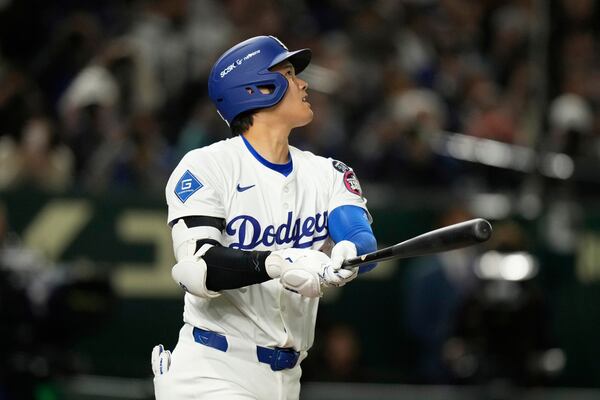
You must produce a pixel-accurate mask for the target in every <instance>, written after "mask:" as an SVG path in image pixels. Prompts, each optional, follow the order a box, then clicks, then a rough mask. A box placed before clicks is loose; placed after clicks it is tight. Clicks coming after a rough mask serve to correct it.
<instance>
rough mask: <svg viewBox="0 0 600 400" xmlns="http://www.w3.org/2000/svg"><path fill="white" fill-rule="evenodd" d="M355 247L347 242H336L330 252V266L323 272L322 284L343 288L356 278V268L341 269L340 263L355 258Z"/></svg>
mask: <svg viewBox="0 0 600 400" xmlns="http://www.w3.org/2000/svg"><path fill="white" fill-rule="evenodd" d="M356 255H357V250H356V245H355V244H354V243H352V242H350V241H348V240H342V241H341V242H338V243H337V244H336V245H335V246H333V249H332V250H331V264H330V265H329V266H327V268H325V270H324V271H323V276H322V279H323V283H324V284H325V285H326V286H335V287H339V286H344V285H345V284H346V283H348V282H350V281H351V280H353V279H354V278H356V277H357V276H358V267H355V268H352V269H342V268H341V267H342V263H343V262H344V261H345V260H347V259H349V258H353V257H356Z"/></svg>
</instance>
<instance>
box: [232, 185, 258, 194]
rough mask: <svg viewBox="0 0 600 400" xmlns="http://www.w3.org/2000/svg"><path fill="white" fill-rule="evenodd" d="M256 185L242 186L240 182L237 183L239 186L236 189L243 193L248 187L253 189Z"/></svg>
mask: <svg viewBox="0 0 600 400" xmlns="http://www.w3.org/2000/svg"><path fill="white" fill-rule="evenodd" d="M254 186H256V185H250V186H240V184H239V183H238V185H237V188H236V189H237V191H238V192H240V193H241V192H245V191H246V190H248V189H252V188H253V187H254Z"/></svg>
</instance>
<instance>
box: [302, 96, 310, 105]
mask: <svg viewBox="0 0 600 400" xmlns="http://www.w3.org/2000/svg"><path fill="white" fill-rule="evenodd" d="M302 102H303V103H306V104H308V105H309V106H310V103H309V102H308V95H306V96H304V97H303V98H302Z"/></svg>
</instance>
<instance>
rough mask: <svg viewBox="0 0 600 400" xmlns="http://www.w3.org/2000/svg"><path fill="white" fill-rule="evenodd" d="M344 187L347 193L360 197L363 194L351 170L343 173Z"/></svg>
mask: <svg viewBox="0 0 600 400" xmlns="http://www.w3.org/2000/svg"><path fill="white" fill-rule="evenodd" d="M344 185H345V186H346V189H348V191H349V192H352V193H354V194H356V195H358V196H361V197H362V195H363V193H362V188H361V187H360V182H359V181H358V178H357V177H356V174H355V173H354V171H352V170H351V169H349V170H348V171H346V172H344Z"/></svg>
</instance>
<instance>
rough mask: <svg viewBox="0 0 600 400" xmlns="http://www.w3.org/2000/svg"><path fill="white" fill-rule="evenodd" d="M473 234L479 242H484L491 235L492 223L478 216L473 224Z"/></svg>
mask: <svg viewBox="0 0 600 400" xmlns="http://www.w3.org/2000/svg"><path fill="white" fill-rule="evenodd" d="M473 234H474V235H475V238H476V239H477V240H478V241H479V242H485V241H486V240H488V239H489V238H490V237H491V236H492V224H490V223H489V222H488V221H486V220H485V219H483V218H479V219H478V220H477V222H476V223H475V225H474V226H473Z"/></svg>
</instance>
